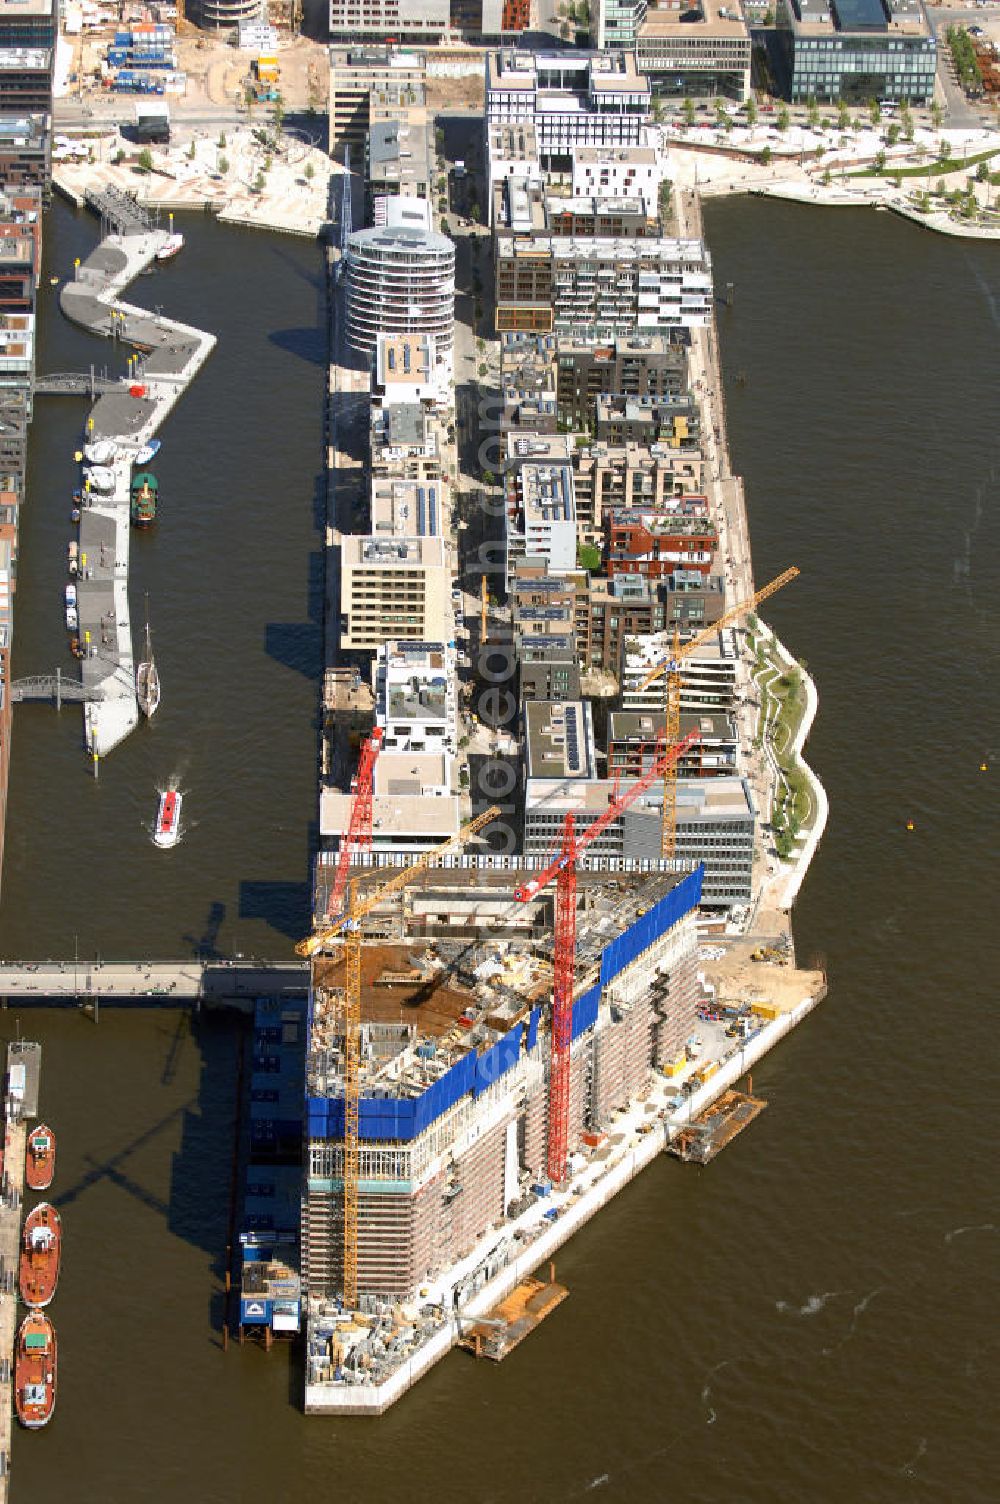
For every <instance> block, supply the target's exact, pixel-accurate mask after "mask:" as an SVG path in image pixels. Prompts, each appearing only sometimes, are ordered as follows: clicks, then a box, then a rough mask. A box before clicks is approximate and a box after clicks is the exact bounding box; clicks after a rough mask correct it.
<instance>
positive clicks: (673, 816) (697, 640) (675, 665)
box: [639, 565, 799, 857]
mask: <svg viewBox="0 0 1000 1504" xmlns="http://www.w3.org/2000/svg"><path fill="white" fill-rule="evenodd" d="M798 573H799V571H798V570H797V569H796V568H795V567H794V565H793V566H792V568H791V569H786V570H785V571H784V572H783V573H782V574H779V575H778V577H777V578H776V579H774V580H772V581H771V582H770V584H769V585H765V586H764V587H763V588H762V589H761V590H757V591H755V592H754V594H753V595H751V596H750V597H749V599H748V600H745V601H740V602H739V604H738V605H736V606H732V607H731V608H730V609H729V610H728V611H726V612H725V614H724V615H723V616H721V617H720V618H719V620H718V621H717V622H714V623H713V624H712V626H710V627H705V628H704V630H703V631H701V632H697V633H696V634H695V636H694V637H692V638H691V640H690V642H686V643H684V645H683V647H682V646H681V641H680V633H679V632H678V630H677V628H676V627H675V628H674V644H673V649H672V651H671V654H670V657H669V658H664V660H663V662H662V663H658V664H657V665H656V667H655V668H651V669H650V671H649V673H648V674H647V675H646V677H645V678H644V679H643V680H642V682H641V683H640V685H639V690H640V692H641V691H642V690H644V689H648V688H649V686H650V685H651V684H654V683H655V682H656V680H657V679H658V678H659V677H660V675H661V674H666V676H667V684H666V697H665V701H664V707H665V715H666V728H665V730H666V745H667V746H668V747H672V746H674V745H675V744H676V743H677V742H678V741H679V740H680V735H681V665H682V664H683V662H684V660H685V658H688V657H690V655H691V654H692V653H693V652H695V651H696V650H697V649H698V648H700V647H702V646H703V645H704V644H705V643H706V642H711V641H712V639H713V638H714V637H717V636H718V634H719V633H720V632H721V631H722V629H723V627H729V626H732V624H733V622H735V621H738V620H739V619H740V617H741V616H743V615H744V614H745V613H746V612H747V611H752V610H753V608H754V607H755V606H758V605H759V604H760V602H761V601H766V600H767V598H768V596H770V595H774V593H775V591H776V590H780V589H781V588H782V586H783V585H787V584H788V582H789V580H794V579H795V576H796V575H797V574H798ZM676 848H677V764H676V762H673V763H670V764H669V765H668V766H667V768H666V770H665V772H664V775H663V823H662V827H661V833H660V851H661V853H662V854H663V856H670V857H672V856H673V855H674V852H675V850H676Z"/></svg>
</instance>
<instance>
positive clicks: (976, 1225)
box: [944, 1222, 997, 1243]
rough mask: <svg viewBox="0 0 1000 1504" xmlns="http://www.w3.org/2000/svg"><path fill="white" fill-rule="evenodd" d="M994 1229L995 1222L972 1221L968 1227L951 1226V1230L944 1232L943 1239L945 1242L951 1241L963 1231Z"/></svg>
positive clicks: (987, 1230) (995, 1226) (988, 1230)
mask: <svg viewBox="0 0 1000 1504" xmlns="http://www.w3.org/2000/svg"><path fill="white" fill-rule="evenodd" d="M996 1231H997V1225H996V1223H995V1222H973V1223H972V1224H971V1225H970V1226H969V1227H953V1228H952V1230H951V1232H946V1233H945V1235H944V1240H945V1242H946V1243H951V1242H953V1241H954V1239H955V1238H960V1237H962V1236H963V1234H964V1233H967V1232H996Z"/></svg>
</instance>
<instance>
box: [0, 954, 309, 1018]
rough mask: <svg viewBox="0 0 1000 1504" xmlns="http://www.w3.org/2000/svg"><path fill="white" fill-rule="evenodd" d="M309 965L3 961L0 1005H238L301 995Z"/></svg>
mask: <svg viewBox="0 0 1000 1504" xmlns="http://www.w3.org/2000/svg"><path fill="white" fill-rule="evenodd" d="M308 984H309V965H308V963H307V962H286V961H258V960H256V959H251V960H246V959H244V958H242V957H241V958H239V959H236V960H232V961H228V960H226V961H222V960H218V961H198V960H194V959H192V960H190V961H100V960H92V961H85V960H83V959H80V960H71V961H3V962H0V1001H3V1002H6V1003H11V1002H15V1001H16V1002H18V1003H23V1002H37V1003H50V1002H59V1001H63V1002H74V1001H79V1002H108V1003H117V1002H123V1003H127V1002H159V1003H164V1002H176V1003H188V1002H190V1003H199V1004H200V1003H206V1004H211V1003H217V1004H220V1005H225V1004H230V1005H232V1004H236V1005H238V1006H242V1007H245V1008H249V1007H250V1006H251V1004H252V1000H253V999H254V998H255V997H262V996H274V995H276V994H280V993H283V992H295V993H302V992H304V991H305V989H306V987H307V986H308Z"/></svg>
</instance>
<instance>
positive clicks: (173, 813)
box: [153, 789, 184, 846]
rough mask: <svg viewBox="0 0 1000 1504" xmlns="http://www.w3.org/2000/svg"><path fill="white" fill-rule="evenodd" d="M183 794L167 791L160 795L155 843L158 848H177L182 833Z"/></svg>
mask: <svg viewBox="0 0 1000 1504" xmlns="http://www.w3.org/2000/svg"><path fill="white" fill-rule="evenodd" d="M183 797H184V796H183V794H180V793H179V792H178V791H177V789H165V790H164V791H163V793H162V794H161V795H160V807H159V809H158V810H157V811H156V829H155V830H154V831H153V841H154V842H155V844H156V845H157V846H176V845H177V838H178V836H179V835H180V833H181V801H182V799H183Z"/></svg>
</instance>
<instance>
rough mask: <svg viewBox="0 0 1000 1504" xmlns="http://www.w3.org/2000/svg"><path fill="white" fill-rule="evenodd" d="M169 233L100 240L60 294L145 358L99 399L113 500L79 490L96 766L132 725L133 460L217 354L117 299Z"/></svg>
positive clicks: (87, 681)
mask: <svg viewBox="0 0 1000 1504" xmlns="http://www.w3.org/2000/svg"><path fill="white" fill-rule="evenodd" d="M166 239H167V232H166V231H163V230H156V229H151V228H148V229H136V230H135V231H134V232H133V233H126V234H112V235H108V236H106V237H105V239H103V240H102V241H101V242H100V244H99V245H97V246H96V247H95V249H94V250H93V251H92V252H91V254H90V255H89V256H88V257H87V259H86V261H84V262H83V263H82V264H81V265H80V266H79V267H77V269H76V276H75V277H74V279H73V280H72V281H69V282H67V283H66V284H65V285H64V286H63V288H62V289H61V290H60V295H59V306H60V309H61V310H62V312H63V314H64V315H65V316H66V318H68V319H69V320H70V321H71V322H72V323H74V324H78V325H80V326H82V327H83V328H85V329H87V330H89V331H90V333H92V334H96V335H99V336H101V337H102V338H105V339H115V340H120V341H123V342H125V343H127V344H129V345H132V346H133V347H134V348H136V349H137V350H139V351H142V352H143V358H142V361H141V365H140V366H139V367H138V371H139V372H140V373H141V374H138V375H137V379H136V380H135V381H132V382H127V381H125V382H123V383H122V386H121V389H120V391H116V392H109V393H106V394H104V395H103V396H101V397H99V398H98V401H97V403H96V405H95V407H94V409H93V412H92V413H91V416H90V419H89V420H88V424H87V435H88V438H89V439H95V440H96V439H110V440H111V441H113V442H114V444H115V445H116V447H117V451H118V453H117V457H116V459H115V461H114V463H113V465H112V466H111V467H110V468H112V469H113V471H114V477H115V483H114V488H113V490H112V491H110V492H108V493H103V494H98V493H97V492H96V491H92V490H90V489H88V488H85V490H84V495H83V498H82V506H81V514H80V574H79V580H78V586H77V589H78V603H79V617H80V627H79V640H80V644H81V648H82V651H83V655H84V656H83V660H82V679H83V685H84V688H85V689H86V690H87V691H88V696H89V697H88V700H87V701H86V703H85V705H84V739H85V744H86V748H87V751H88V752H89V753H90V755H91V756H92V757H93V758H94V761H95V766H96V764H97V762H98V760H99V759H100V758H101V757H105V756H107V754H108V753H109V752H110V751H112V750H113V748H114V747H116V746H118V744H119V743H120V742H122V741H123V740H124V739H125V737H126V736H127V735H128V734H129V732H130V731H132V730H133V729H134V728H135V726H136V725H137V724H138V720H139V706H138V702H137V700H136V694H135V663H134V657H133V648H132V630H131V618H130V611H129V603H128V564H129V501H130V487H131V479H132V468H133V464H134V462H135V455H136V453H137V451H138V450H139V449H140V448H141V446H142V445H143V444H146V443H147V442H148V441H149V439H151V438H152V437H153V435H154V434H155V433H156V431H157V429H158V428H159V427H160V425H161V424H162V423H163V421H164V419H165V418H166V416H167V414H168V413H169V412H170V410H171V408H172V407H173V405H174V403H175V402H176V401H177V400H178V398H179V397H180V396H181V395H182V393H183V392H184V391H185V389H186V387H187V385H188V383H189V382H190V381H192V380H193V378H194V377H195V375H196V374H197V372H198V371H199V370H200V369H201V367H202V365H203V364H204V362H205V361H206V360H207V359H208V356H209V355H210V354H211V352H212V350H213V348H214V346H215V343H216V341H215V336H214V335H212V334H208V333H206V332H205V331H204V330H201V329H194V328H192V327H191V326H190V325H188V324H182V323H179V322H178V321H176V320H173V319H167V318H164V317H163V316H162V315H160V314H156V315H154V314H151V313H149V311H148V310H147V309H144V308H140V307H138V306H137V305H135V304H132V303H125V302H123V301H122V300H121V297H120V294H121V293H122V291H123V290H124V289H125V288H126V287H127V286H128V285H129V284H130V283H131V282H132V281H134V279H135V278H136V277H138V276H139V275H140V274H141V273H142V272H143V271H145V270H146V269H147V267H149V266H151V265H152V264H153V262H154V261H155V260H156V256H157V252H158V251H159V250H160V249H161V248H162V247H163V245H164V244H165V242H166Z"/></svg>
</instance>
